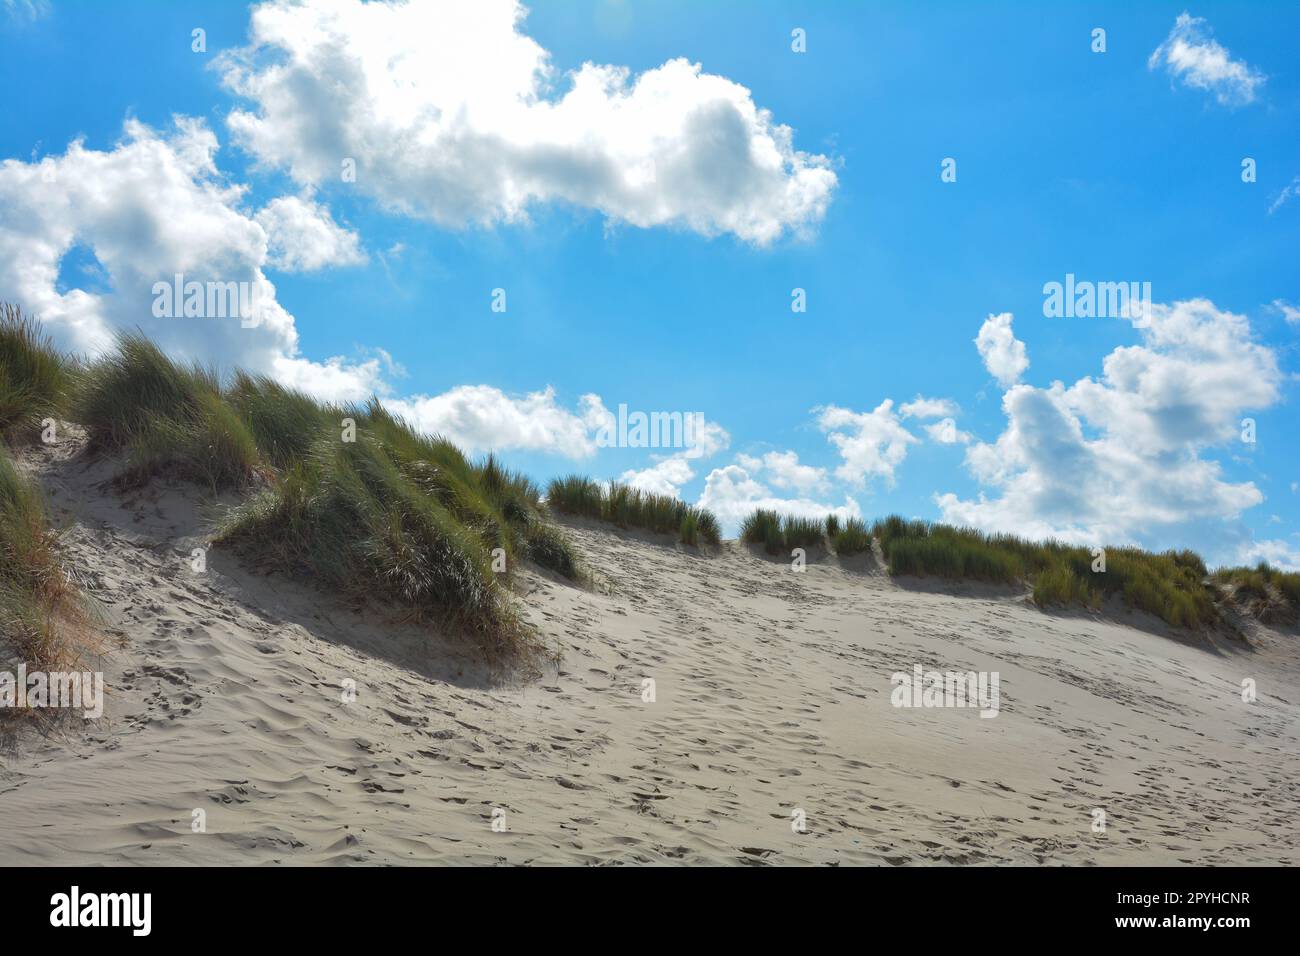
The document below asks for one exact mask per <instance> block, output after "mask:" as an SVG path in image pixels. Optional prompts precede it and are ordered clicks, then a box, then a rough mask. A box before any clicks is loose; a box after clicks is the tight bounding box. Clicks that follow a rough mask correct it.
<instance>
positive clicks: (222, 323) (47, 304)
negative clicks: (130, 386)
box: [0, 117, 385, 401]
mask: <svg viewBox="0 0 1300 956" xmlns="http://www.w3.org/2000/svg"><path fill="white" fill-rule="evenodd" d="M216 153H217V139H216V136H214V135H213V133H212V131H211V130H209V129H208V128H207V126H206V125H205V124H204V123H203V122H202V121H201V120H197V119H189V118H181V117H178V118H177V119H176V120H175V122H174V126H173V128H172V129H171V130H169V131H168V132H166V133H160V132H158V131H155V130H153V129H151V128H149V127H148V126H145V125H144V124H143V123H140V122H138V121H136V120H128V121H127V122H126V124H125V127H124V135H123V138H122V140H121V141H120V142H119V143H118V144H117V145H116V146H115V147H114V148H113V149H111V150H106V151H104V150H92V149H87V148H85V145H84V144H83V143H82V142H81V141H77V142H74V143H72V144H71V145H70V146H69V147H68V149H67V151H66V152H65V153H64V154H63V155H62V156H47V157H45V158H44V159H41V160H40V161H37V162H31V163H25V162H22V161H21V160H16V159H9V160H5V161H4V162H3V163H0V299H3V300H12V301H14V302H17V303H19V304H20V305H22V306H23V307H24V308H25V309H26V310H27V311H29V312H31V313H33V314H35V315H38V316H40V317H41V318H42V319H43V320H44V322H45V325H46V329H47V330H48V331H49V332H50V334H51V335H52V336H53V337H54V338H55V341H56V342H57V343H58V344H59V345H60V346H62V347H64V348H66V349H69V350H72V351H76V352H80V353H88V354H95V353H98V352H101V351H103V350H104V349H106V348H108V347H109V346H110V345H111V344H112V341H113V335H114V332H115V331H116V330H119V329H137V328H138V329H140V330H142V331H143V332H145V333H146V334H147V335H149V336H150V337H151V338H153V339H154V340H155V341H156V342H157V343H158V344H159V345H160V346H161V347H162V348H164V349H165V350H167V351H168V352H170V353H172V354H174V355H176V356H177V357H179V358H180V359H182V360H185V361H199V362H203V363H205V364H217V365H219V366H221V367H223V368H231V367H234V366H240V367H243V368H247V369H250V370H252V371H255V372H262V373H266V374H270V375H273V376H275V377H276V378H279V379H280V380H282V381H285V382H288V383H290V384H293V385H295V386H297V387H299V388H302V389H303V390H305V391H308V392H310V393H312V394H314V395H317V396H320V397H324V398H331V399H338V400H344V401H356V400H361V399H364V398H366V397H367V396H369V395H370V394H372V393H375V392H379V393H382V392H383V391H384V389H385V385H384V383H383V379H382V371H383V368H384V362H383V361H382V360H381V359H368V360H365V361H360V362H350V361H348V360H345V359H343V358H341V357H340V358H333V359H330V360H329V361H327V362H324V363H317V362H312V361H309V360H308V359H306V358H304V357H302V356H301V355H300V354H299V349H298V332H297V329H296V328H295V324H294V318H293V316H292V315H290V314H289V313H288V312H287V311H286V310H285V309H284V308H283V307H282V306H281V305H280V304H279V302H277V301H276V297H275V286H274V285H273V284H272V283H271V281H270V280H269V279H268V278H267V277H266V274H265V272H264V271H263V270H264V268H266V267H267V266H268V265H269V261H270V254H269V249H268V236H267V231H266V229H265V228H264V226H263V225H262V224H261V223H260V222H259V221H258V220H257V219H256V218H254V217H253V216H251V215H249V214H248V213H247V212H246V211H245V210H244V209H243V208H242V204H243V201H244V198H245V193H246V187H244V186H240V185H236V184H231V183H229V182H227V181H226V179H225V178H224V177H223V176H222V175H221V174H220V173H219V172H218V170H217V167H216V162H215V157H216ZM74 249H79V250H85V251H87V252H88V253H89V254H90V255H92V256H93V257H94V259H95V260H96V262H97V266H96V269H97V271H98V272H99V273H100V275H99V279H100V280H102V281H97V282H96V283H93V284H91V285H92V288H90V289H85V288H79V287H76V286H71V287H69V286H67V285H65V284H64V283H62V282H61V266H62V264H63V260H64V257H65V256H67V255H68V254H69V253H70V252H72V251H73V250H74ZM177 275H183V276H184V278H185V280H186V281H187V282H189V281H196V282H200V283H222V284H224V283H237V284H241V283H242V284H243V285H244V287H245V288H247V289H248V290H249V293H250V295H252V294H256V297H257V300H258V303H259V305H260V310H259V312H260V324H258V325H257V326H256V327H255V328H247V327H244V326H243V324H242V323H241V321H240V319H239V318H238V317H224V318H217V317H210V318H199V317H194V316H192V317H188V318H182V317H171V316H159V315H155V310H154V305H155V292H154V288H155V285H156V284H158V283H160V282H161V283H168V284H170V283H173V281H174V277H175V276H177ZM101 285H102V286H103V287H102V288H100V286H101ZM177 311H179V309H178V310H177Z"/></svg>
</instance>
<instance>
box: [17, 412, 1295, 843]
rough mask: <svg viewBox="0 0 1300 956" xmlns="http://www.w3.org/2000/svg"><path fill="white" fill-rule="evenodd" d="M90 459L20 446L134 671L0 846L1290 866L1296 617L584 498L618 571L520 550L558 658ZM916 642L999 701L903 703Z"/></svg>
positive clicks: (46, 752)
mask: <svg viewBox="0 0 1300 956" xmlns="http://www.w3.org/2000/svg"><path fill="white" fill-rule="evenodd" d="M77 451H78V444H77V442H76V441H75V440H74V439H71V438H68V439H65V440H63V441H61V442H59V443H56V444H54V445H52V446H36V447H34V448H32V449H30V450H28V451H27V452H26V453H25V456H24V458H23V464H24V467H26V468H28V469H30V470H32V471H33V472H34V473H36V474H38V475H40V477H41V479H42V482H43V484H44V486H45V488H46V490H47V493H48V495H49V498H50V501H51V507H52V510H53V511H54V513H55V514H56V515H58V516H59V521H60V523H62V524H65V525H66V527H67V531H66V534H65V536H64V547H65V548H66V549H68V552H69V554H70V556H71V557H72V559H73V560H74V561H75V562H76V564H77V565H78V566H79V567H82V568H85V569H87V570H86V580H85V582H84V587H85V588H86V590H87V592H88V593H89V595H90V596H91V597H93V598H94V599H95V600H96V601H97V602H98V603H99V604H100V606H101V607H102V609H103V614H104V617H105V625H106V627H107V629H108V631H109V634H110V635H111V636H112V637H113V638H115V640H114V641H113V644H114V645H115V646H114V647H112V648H111V649H110V650H109V651H107V652H106V654H105V655H104V657H103V669H104V670H105V672H106V674H107V675H108V683H109V686H110V696H109V700H108V703H107V710H106V716H105V718H104V719H103V720H102V721H99V722H95V723H91V724H88V725H81V724H80V723H79V722H78V721H74V720H69V721H66V722H63V723H61V724H60V725H59V726H58V727H57V728H56V730H55V732H54V733H52V734H51V735H50V736H47V737H38V736H35V735H33V734H31V733H30V732H29V733H27V734H26V735H25V736H22V737H21V738H20V739H18V740H16V741H11V748H10V752H9V753H8V755H7V756H6V758H5V760H4V769H3V772H2V773H0V835H2V836H3V839H2V840H0V863H4V864H46V863H48V864H53V863H64V864H81V863H123V864H163V863H167V864H381V863H382V864H402V863H408V864H409V863H426V864H428V863H432V864H449V863H480V864H481V863H507V864H524V863H531V864H611V863H624V864H626V863H650V864H683V863H687V864H690V863H695V864H699V863H709V864H759V865H762V864H846V865H847V864H880V865H899V864H927V863H937V864H987V863H1015V864H1031V865H1034V864H1093V863H1100V864H1138V863H1142V864H1180V863H1185V864H1226V865H1233V864H1246V863H1264V864H1286V863H1295V862H1296V861H1297V860H1300V834H1297V832H1296V830H1295V828H1294V826H1293V824H1292V821H1293V820H1294V816H1295V812H1296V810H1297V808H1298V807H1297V805H1298V804H1300V784H1297V781H1298V780H1300V775H1298V774H1297V760H1298V758H1297V753H1300V748H1297V746H1296V745H1297V736H1298V735H1300V723H1298V722H1297V717H1298V716H1300V693H1297V680H1296V678H1297V674H1298V673H1300V659H1298V657H1297V651H1296V648H1297V644H1296V641H1295V635H1294V634H1293V633H1279V632H1276V631H1273V630H1270V629H1268V628H1265V627H1263V626H1261V625H1259V624H1257V623H1256V622H1252V621H1245V622H1243V627H1244V628H1245V629H1246V630H1247V632H1248V634H1249V643H1245V642H1239V641H1231V640H1225V641H1221V642H1211V641H1207V640H1204V639H1200V638H1191V637H1188V636H1181V637H1180V636H1179V635H1178V634H1177V633H1176V632H1172V631H1169V632H1166V631H1165V630H1164V625H1163V624H1161V622H1159V621H1157V620H1156V619H1154V618H1149V617H1147V616H1145V615H1140V614H1132V615H1123V614H1121V615H1119V616H1118V617H1117V618H1115V619H1106V618H1102V617H1098V616H1096V615H1092V614H1087V613H1082V612H1076V613H1069V614H1061V615H1049V614H1044V613H1043V612H1042V611H1040V610H1038V609H1036V608H1034V607H1032V606H1030V605H1029V604H1027V603H1026V600H1025V599H1026V595H1025V594H1024V593H1022V589H1016V588H1010V587H994V586H973V585H968V586H956V587H939V586H935V585H934V584H928V583H923V582H915V581H913V582H909V581H907V580H903V579H891V578H890V577H889V576H888V575H887V574H885V573H884V572H883V570H882V569H880V568H879V567H878V566H877V565H876V564H875V563H874V562H873V561H872V560H870V559H869V558H865V557H862V556H859V558H858V559H854V560H846V561H845V562H844V563H843V565H842V566H841V564H840V563H839V562H838V561H837V560H835V559H833V558H831V557H829V556H824V557H820V558H819V556H817V555H814V556H813V559H812V560H811V561H810V563H809V565H808V568H807V570H806V571H805V572H803V573H796V572H794V571H792V570H791V568H790V567H789V565H788V563H785V562H781V561H776V560H772V559H769V558H767V557H766V556H764V555H763V554H761V553H757V552H755V551H751V550H750V549H749V548H746V547H745V546H743V545H740V544H738V543H736V542H726V543H724V545H723V546H722V548H721V549H719V550H718V551H717V552H716V553H714V554H705V553H701V552H699V551H697V550H696V549H692V548H686V547H682V546H679V545H676V544H674V543H673V542H672V539H671V538H664V539H656V540H650V539H649V537H648V536H647V535H644V534H637V533H627V532H620V531H618V530H616V529H611V528H610V527H609V526H607V525H596V524H594V523H590V522H585V521H581V520H575V521H572V522H570V523H569V524H568V526H567V529H566V530H567V533H568V534H569V535H570V536H571V537H572V539H573V541H574V543H575V546H576V547H578V548H579V549H580V550H581V552H582V553H583V554H584V555H585V557H586V560H588V561H589V562H590V565H591V571H592V577H593V582H594V583H593V585H592V586H591V587H582V586H579V585H576V584H574V583H572V582H569V581H566V580H564V579H563V578H560V577H559V576H557V575H554V574H552V573H550V572H547V571H544V570H542V569H539V568H536V567H529V568H527V569H525V570H524V571H522V572H520V574H519V579H518V582H517V587H518V589H519V592H520V605H521V609H522V613H524V614H525V616H526V618H527V620H528V621H529V623H531V624H532V625H533V626H534V627H535V628H536V629H537V632H538V634H539V636H540V638H541V641H542V644H543V645H544V646H545V648H546V649H547V653H546V654H542V655H540V656H539V657H537V658H536V659H535V660H534V661H533V663H532V666H531V667H530V668H525V669H523V670H518V671H514V672H508V671H504V670H502V669H501V668H500V665H499V664H488V663H486V662H485V661H484V659H483V657H482V655H481V654H479V653H478V652H477V651H476V650H475V648H473V647H472V646H471V645H469V644H468V643H466V644H465V645H464V646H458V645H457V643H456V642H455V641H454V640H452V641H434V640H430V636H429V633H428V631H427V630H425V629H422V628H418V627H415V626H413V625H410V624H403V623H401V622H399V621H393V620H389V619H387V618H386V616H385V614H384V613H383V610H382V608H375V607H365V608H350V607H346V606H343V605H341V604H340V603H338V602H337V601H335V600H332V599H330V598H329V597H328V596H326V595H323V594H322V593H321V592H319V591H316V590H313V589H312V588H311V587H309V586H307V585H305V584H303V583H300V582H295V581H292V580H289V579H286V578H284V577H280V576H271V577H265V576H261V575H259V574H255V573H252V572H250V571H249V570H248V569H246V568H244V567H242V566H241V565H240V564H239V562H238V561H236V560H235V559H234V558H233V557H232V556H230V555H223V553H222V552H221V551H220V550H215V551H212V552H211V553H210V554H209V562H208V570H207V571H205V572H203V573H196V572H194V571H192V570H191V568H190V563H189V555H190V552H191V549H192V548H193V547H197V546H204V544H205V543H206V542H207V541H208V539H209V537H210V535H211V533H212V527H213V520H214V517H215V514H216V512H217V511H218V510H219V509H218V507H217V505H214V503H213V502H212V501H211V499H207V498H205V497H203V496H202V495H201V494H200V492H199V491H198V490H197V489H196V488H194V487H193V486H189V485H185V484H174V483H168V482H165V481H160V482H154V483H152V484H148V485H145V486H143V487H140V488H135V489H131V490H128V491H126V492H116V491H110V490H108V488H107V483H108V481H109V479H110V478H111V476H112V474H113V471H112V466H111V464H109V463H107V462H102V461H101V462H99V463H98V464H90V465H87V463H86V462H85V461H84V460H83V459H82V458H80V457H77V455H76V452H77ZM1131 624H1140V625H1141V626H1140V627H1134V626H1130V625H1131ZM916 664H921V665H922V666H924V667H927V668H929V667H935V668H938V669H941V670H975V671H997V672H998V673H999V674H1000V678H1001V682H1000V683H1001V705H1000V712H999V714H998V716H997V717H996V718H994V719H983V718H981V717H980V716H979V714H978V712H977V711H974V710H955V709H930V710H921V709H902V708H896V707H893V706H891V704H890V690H891V686H890V675H891V674H892V673H894V672H897V671H910V670H911V669H912V668H913V666H914V665H916ZM1245 678H1251V679H1253V680H1255V681H1256V683H1257V685H1258V691H1259V698H1258V700H1256V701H1255V702H1254V703H1251V704H1247V703H1245V702H1243V701H1242V699H1241V681H1242V680H1243V679H1245ZM646 679H650V680H653V681H654V691H655V699H654V701H653V702H646V701H645V700H644V699H643V694H644V693H645V688H646V685H645V684H644V681H645V680H646ZM345 680H352V681H355V684H356V700H355V701H354V702H351V703H344V702H343V701H342V699H341V687H342V685H343V681H345ZM1098 808H1101V809H1104V810H1105V812H1106V820H1107V829H1106V832H1105V833H1104V834H1099V833H1094V832H1093V822H1094V816H1093V811H1094V810H1095V809H1098ZM196 810H201V811H203V817H204V830H203V832H196V830H195V819H196V815H195V813H194V811H196ZM800 811H801V812H802V817H803V819H804V820H805V826H806V832H796V830H795V828H793V827H792V823H794V822H795V821H796V819H797V818H798V814H799V812H800ZM494 823H495V827H494Z"/></svg>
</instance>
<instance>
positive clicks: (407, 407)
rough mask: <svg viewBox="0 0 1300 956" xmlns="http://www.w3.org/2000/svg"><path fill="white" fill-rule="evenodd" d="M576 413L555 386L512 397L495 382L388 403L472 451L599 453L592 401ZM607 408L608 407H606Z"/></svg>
mask: <svg viewBox="0 0 1300 956" xmlns="http://www.w3.org/2000/svg"><path fill="white" fill-rule="evenodd" d="M592 399H594V400H595V402H596V404H599V402H600V399H599V398H597V397H596V396H594V395H590V396H584V397H583V403H584V404H583V413H582V414H575V413H574V412H571V411H569V410H568V409H566V408H564V407H562V406H561V405H560V404H559V403H558V402H557V401H556V400H555V389H553V388H551V387H549V386H548V387H547V388H546V389H544V390H543V391H540V392H531V393H529V394H527V395H521V396H516V397H512V396H510V395H507V394H506V393H505V392H503V391H501V389H499V388H493V387H492V386H490V385H460V386H457V387H456V388H453V389H450V390H449V391H446V392H443V393H442V394H440V395H417V396H412V397H408V398H401V399H389V400H388V401H386V402H385V403H384V404H385V405H386V406H387V407H388V408H389V409H390V410H391V411H392V412H393V413H394V414H397V415H400V416H402V417H403V418H405V419H406V420H407V421H408V422H410V423H411V424H412V425H414V426H415V427H416V428H418V429H420V430H421V431H425V432H428V433H429V434H437V435H442V436H444V437H446V438H448V439H450V440H451V441H452V442H454V443H455V444H457V445H459V446H460V447H461V448H463V449H465V450H466V451H470V452H475V451H489V450H497V451H505V450H508V449H526V450H532V451H544V452H551V453H554V454H559V455H564V456H565V457H567V458H588V457H590V456H591V455H594V454H595V453H596V440H595V436H594V427H593V419H592V418H591V417H590V411H591V407H590V404H589V402H590V400H592ZM602 407H603V406H602Z"/></svg>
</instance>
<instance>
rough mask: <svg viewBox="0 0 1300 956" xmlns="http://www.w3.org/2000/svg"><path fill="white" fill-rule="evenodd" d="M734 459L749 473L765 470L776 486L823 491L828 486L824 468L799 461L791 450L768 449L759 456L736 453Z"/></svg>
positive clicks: (804, 490) (797, 489) (806, 490)
mask: <svg viewBox="0 0 1300 956" xmlns="http://www.w3.org/2000/svg"><path fill="white" fill-rule="evenodd" d="M736 461H737V462H738V463H739V464H740V466H741V467H742V468H744V469H745V470H746V471H748V472H749V473H750V474H751V475H757V474H758V473H759V472H760V471H764V470H765V471H766V473H767V480H768V481H769V482H770V483H771V484H772V485H773V486H775V487H777V488H783V489H794V490H796V491H801V492H805V493H806V492H812V491H824V490H826V488H827V487H828V482H827V480H826V469H825V468H816V467H814V466H812V465H803V464H800V463H799V455H798V453H797V452H793V451H769V452H768V453H767V454H765V455H763V456H762V457H761V458H755V457H752V456H750V455H737V456H736Z"/></svg>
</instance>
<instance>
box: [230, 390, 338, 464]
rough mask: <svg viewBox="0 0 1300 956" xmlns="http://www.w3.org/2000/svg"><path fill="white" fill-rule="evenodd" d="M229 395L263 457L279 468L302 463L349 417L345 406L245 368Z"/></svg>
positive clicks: (231, 403) (232, 404)
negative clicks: (326, 402) (327, 402)
mask: <svg viewBox="0 0 1300 956" xmlns="http://www.w3.org/2000/svg"><path fill="white" fill-rule="evenodd" d="M225 398H226V401H227V402H228V403H229V405H230V406H231V408H233V409H234V410H235V412H236V414H238V415H239V417H240V418H241V419H243V421H244V423H245V424H246V425H247V426H248V432H249V434H250V435H251V436H252V438H253V442H254V444H255V445H256V446H257V449H258V451H259V453H260V454H261V455H262V457H263V459H264V460H266V461H267V462H269V463H270V464H271V465H273V466H274V467H276V468H288V467H290V466H292V465H294V464H296V463H298V462H301V461H302V460H303V459H304V458H306V457H307V454H308V452H309V451H310V450H311V446H312V445H313V444H314V443H315V442H317V441H319V440H320V439H321V438H322V437H324V436H325V435H326V434H327V433H331V432H337V431H339V429H340V428H341V424H340V423H341V420H342V419H343V418H344V417H346V412H345V411H344V410H343V409H341V408H336V407H334V406H327V405H321V404H319V403H318V402H316V401H315V400H314V399H312V398H310V397H309V396H307V395H304V394H303V393H302V392H299V391H296V390H294V389H291V388H285V387H284V386H283V385H280V384H279V383H277V382H275V381H274V380H272V379H270V378H267V377H266V376H264V375H249V374H248V373H246V372H243V371H240V372H236V373H235V376H234V379H233V380H232V382H231V384H230V387H229V388H227V389H226V393H225Z"/></svg>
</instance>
